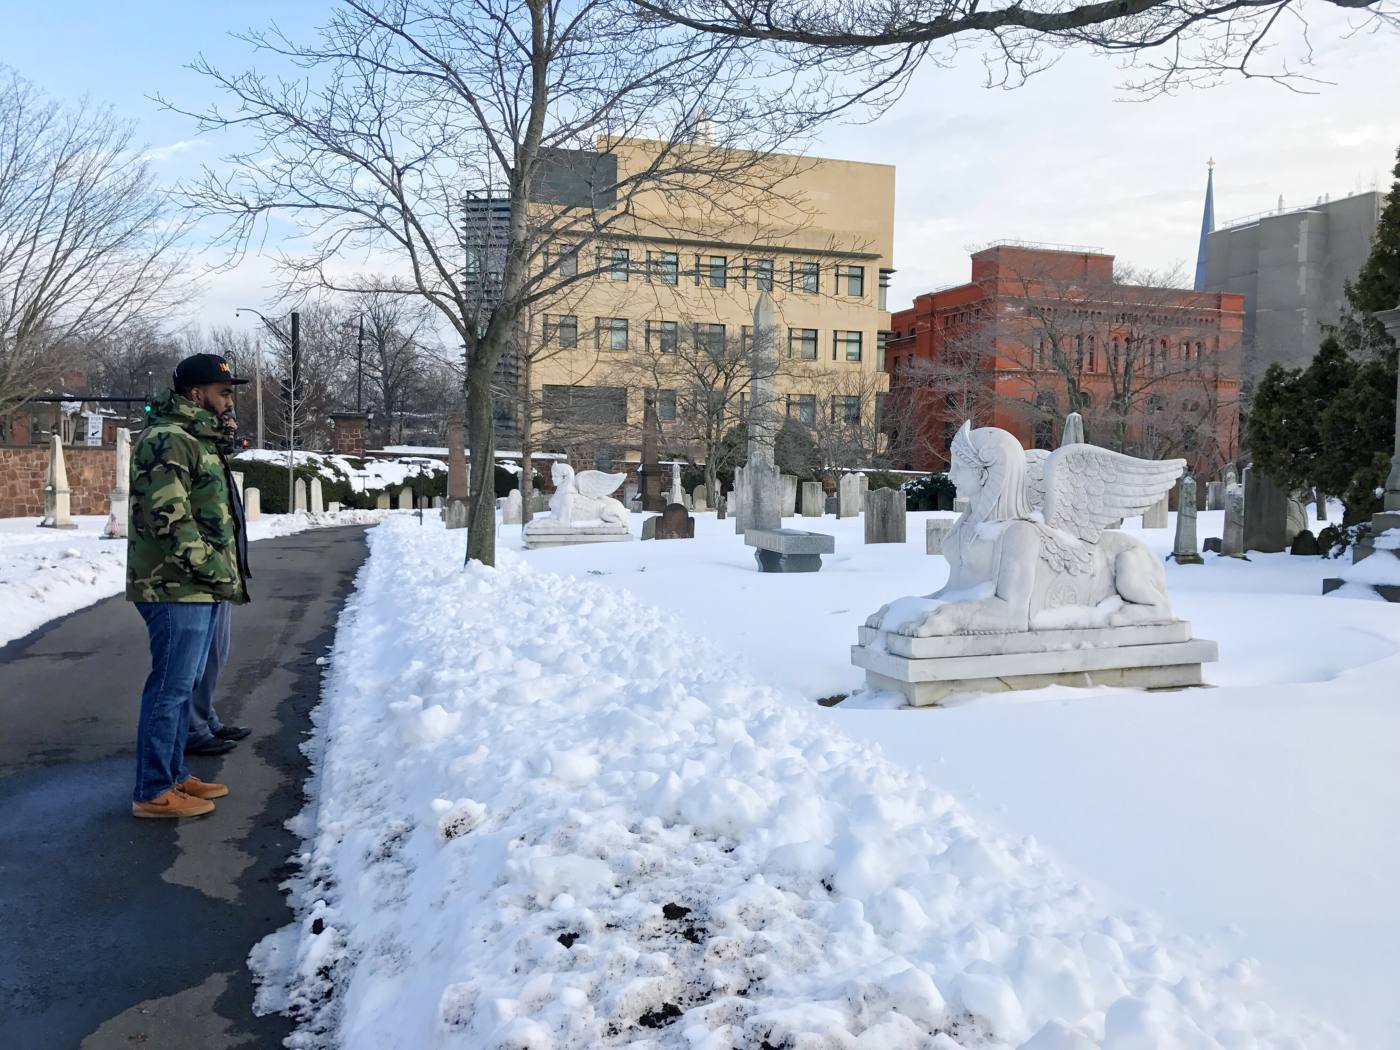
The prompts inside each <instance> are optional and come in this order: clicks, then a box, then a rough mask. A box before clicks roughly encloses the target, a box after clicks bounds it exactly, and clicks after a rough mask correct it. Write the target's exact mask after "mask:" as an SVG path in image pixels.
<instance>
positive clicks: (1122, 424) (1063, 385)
mask: <svg viewBox="0 0 1400 1050" xmlns="http://www.w3.org/2000/svg"><path fill="white" fill-rule="evenodd" d="M1166 284H1167V282H1162V281H1160V280H1155V279H1153V278H1152V277H1151V275H1148V276H1146V277H1143V278H1140V279H1139V280H1138V281H1137V283H1134V281H1133V278H1132V275H1128V274H1122V273H1115V267H1114V260H1113V256H1111V255H1106V254H1103V253H1102V252H1098V251H1095V250H1089V249H1067V248H1056V247H1045V246H1034V245H1022V244H998V245H994V246H992V247H989V248H985V249H983V250H982V251H979V252H976V253H974V254H973V256H972V280H971V281H969V282H968V283H967V284H962V285H958V286H956V287H952V288H944V289H940V290H937V291H933V292H927V293H925V294H923V295H920V296H918V297H917V298H916V299H915V300H914V305H913V306H912V307H911V308H909V309H906V310H901V311H898V312H897V313H895V314H894V315H893V318H892V320H891V325H890V327H891V329H892V334H891V336H890V337H889V338H888V340H887V341H886V344H885V346H886V361H887V368H888V369H889V372H890V397H891V398H892V399H897V400H898V402H899V404H900V406H901V407H902V408H903V409H904V410H903V411H896V412H894V413H892V414H891V418H894V419H900V420H908V421H911V422H908V423H906V426H908V427H910V429H911V431H912V433H906V434H903V435H894V441H893V444H894V446H895V447H903V448H907V449H909V450H910V451H909V453H908V457H909V460H910V462H909V465H910V466H911V467H912V468H914V469H917V470H942V469H944V468H946V466H947V464H948V458H947V457H948V445H949V441H950V440H951V438H952V435H953V432H954V431H955V430H956V429H957V427H958V426H960V425H961V424H962V422H963V420H964V419H971V420H972V422H973V425H974V426H996V427H1001V428H1002V429H1004V430H1008V431H1010V432H1011V433H1012V434H1015V435H1016V437H1017V438H1019V439H1020V441H1021V443H1022V444H1023V445H1025V446H1026V447H1027V448H1031V447H1040V448H1053V447H1054V446H1055V445H1057V444H1058V443H1059V436H1060V429H1061V426H1062V424H1063V421H1064V417H1065V415H1066V414H1067V413H1069V412H1071V411H1078V412H1079V413H1080V414H1081V415H1082V416H1083V417H1084V427H1085V434H1086V438H1087V440H1089V441H1091V442H1093V443H1094V444H1097V445H1103V446H1105V447H1108V448H1115V449H1118V450H1120V451H1123V452H1127V453H1129V454H1132V455H1139V456H1146V457H1149V458H1163V457H1169V456H1184V457H1185V458H1186V459H1188V460H1189V461H1190V462H1191V466H1192V469H1193V470H1194V471H1196V472H1197V473H1204V474H1206V475H1211V476H1213V475H1214V474H1215V473H1216V472H1217V471H1218V470H1219V469H1220V468H1221V467H1222V466H1223V465H1224V464H1225V463H1227V462H1229V461H1231V460H1233V459H1234V458H1235V456H1236V454H1237V452H1238V441H1239V422H1238V420H1239V405H1238V400H1239V375H1240V350H1241V347H1240V341H1241V335H1242V331H1243V323H1244V297H1243V296H1242V295H1235V294H1230V293H1214V292H1193V291H1190V290H1188V289H1184V288H1175V287H1169V286H1166Z"/></svg>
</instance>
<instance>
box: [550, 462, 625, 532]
mask: <svg viewBox="0 0 1400 1050" xmlns="http://www.w3.org/2000/svg"><path fill="white" fill-rule="evenodd" d="M550 475H551V476H552V477H553V479H554V495H552V496H550V497H549V510H550V513H551V514H552V516H553V518H554V520H555V521H557V522H558V523H559V524H561V525H574V524H579V523H583V522H589V523H592V522H596V521H602V522H604V523H605V524H608V525H621V526H622V527H623V528H626V527H627V521H628V515H627V508H626V507H624V506H623V505H622V503H621V502H620V501H618V500H615V499H613V498H612V494H613V493H614V492H616V491H617V490H618V488H619V487H620V486H621V485H622V483H623V482H624V481H626V480H627V475H626V474H605V473H604V472H603V471H601V470H585V471H581V472H579V473H577V474H575V473H574V468H573V467H571V466H569V465H568V464H567V463H555V464H554V467H553V469H551V471H550Z"/></svg>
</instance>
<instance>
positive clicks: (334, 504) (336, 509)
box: [326, 500, 340, 514]
mask: <svg viewBox="0 0 1400 1050" xmlns="http://www.w3.org/2000/svg"><path fill="white" fill-rule="evenodd" d="M326 513H327V514H339V513H340V501H339V500H331V501H330V502H329V503H327V504H326Z"/></svg>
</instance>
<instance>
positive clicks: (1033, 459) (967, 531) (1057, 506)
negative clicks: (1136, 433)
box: [866, 423, 1186, 637]
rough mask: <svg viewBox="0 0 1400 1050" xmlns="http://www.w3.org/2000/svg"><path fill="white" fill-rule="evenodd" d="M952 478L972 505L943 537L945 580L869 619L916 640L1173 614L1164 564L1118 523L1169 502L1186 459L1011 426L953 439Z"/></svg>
mask: <svg viewBox="0 0 1400 1050" xmlns="http://www.w3.org/2000/svg"><path fill="white" fill-rule="evenodd" d="M951 460H952V463H951V466H950V468H949V476H950V477H951V478H952V481H953V484H954V485H955V486H956V487H957V490H958V495H959V496H962V497H964V498H966V499H969V500H970V501H971V506H970V507H969V508H968V509H967V510H966V511H964V512H963V514H962V515H961V516H960V517H959V518H958V520H957V521H956V522H955V523H954V525H953V528H952V529H951V530H950V531H949V533H948V535H947V536H946V537H945V539H944V541H943V553H944V555H945V556H946V557H947V559H948V569H949V572H948V582H947V584H946V585H945V586H944V587H943V588H942V589H940V590H939V591H937V592H935V593H934V594H931V595H929V596H928V600H926V601H922V602H920V601H917V600H916V601H914V602H913V603H911V602H909V601H908V600H901V601H899V602H892V603H891V604H890V605H887V606H885V607H884V608H882V609H881V610H880V611H879V612H877V613H876V614H875V615H874V616H872V617H870V619H869V620H867V621H866V626H868V627H874V628H878V629H882V630H886V631H893V632H896V633H899V634H906V635H912V636H915V637H932V636H934V635H956V634H991V633H997V634H999V633H1003V632H1013V631H1030V630H1037V629H1052V628H1085V627H1121V626H1127V625H1132V624H1156V623H1167V622H1170V621H1172V620H1173V619H1175V617H1173V615H1172V611H1171V606H1170V604H1169V602H1168V599H1167V580H1166V573H1165V571H1164V570H1163V567H1162V563H1161V562H1160V561H1159V560H1158V559H1157V557H1156V555H1154V554H1153V553H1152V552H1151V551H1150V550H1149V549H1148V548H1147V546H1146V545H1145V544H1144V543H1143V542H1142V541H1141V540H1139V539H1137V538H1136V537H1135V536H1131V535H1129V534H1127V533H1124V532H1119V531H1117V530H1116V529H1114V528H1113V526H1114V525H1116V524H1117V523H1118V522H1120V521H1121V520H1122V519H1124V518H1127V517H1131V516H1132V515H1135V514H1141V513H1143V512H1144V511H1146V510H1147V509H1148V508H1149V507H1151V506H1153V505H1154V504H1156V503H1157V502H1158V501H1160V500H1161V499H1162V497H1163V496H1165V495H1166V494H1167V493H1168V492H1169V491H1171V488H1172V486H1173V485H1174V484H1175V483H1176V479H1177V478H1178V477H1180V475H1181V473H1182V471H1183V470H1184V469H1185V467H1186V461H1185V460H1182V459H1167V460H1148V459H1137V458H1136V457H1133V456H1125V455H1123V454H1122V453H1119V452H1112V451H1110V450H1109V449H1106V448H1099V447H1098V446H1097V445H1088V444H1073V445H1064V446H1061V447H1060V448H1058V449H1056V450H1055V451H1053V452H1043V451H1032V452H1027V451H1026V450H1025V449H1023V448H1022V447H1021V443H1020V442H1019V441H1017V440H1016V438H1015V437H1013V436H1012V435H1011V434H1009V433H1007V432H1006V431H1005V430H1000V429H998V428H996V427H983V428H980V429H978V430H973V429H972V425H971V423H964V424H963V425H962V428H961V429H960V430H959V431H958V432H957V434H956V435H955V436H954V438H953V445H952V456H951Z"/></svg>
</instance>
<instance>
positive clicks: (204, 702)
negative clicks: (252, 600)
mask: <svg viewBox="0 0 1400 1050" xmlns="http://www.w3.org/2000/svg"><path fill="white" fill-rule="evenodd" d="M232 620H233V606H232V605H231V604H230V603H228V602H215V603H214V625H213V632H212V634H211V635H210V639H209V657H208V659H207V660H205V662H204V673H203V674H201V675H200V676H199V680H198V681H197V682H195V686H194V689H193V690H191V692H190V710H189V722H190V728H189V739H191V740H209V739H211V738H212V737H213V736H214V734H215V733H217V732H218V731H219V729H220V728H221V727H222V726H223V723H222V722H220V721H219V715H218V712H216V711H215V710H214V690H215V689H217V688H218V685H219V672H221V671H222V670H223V669H224V664H226V663H228V648H229V625H230V623H231V622H232Z"/></svg>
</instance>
